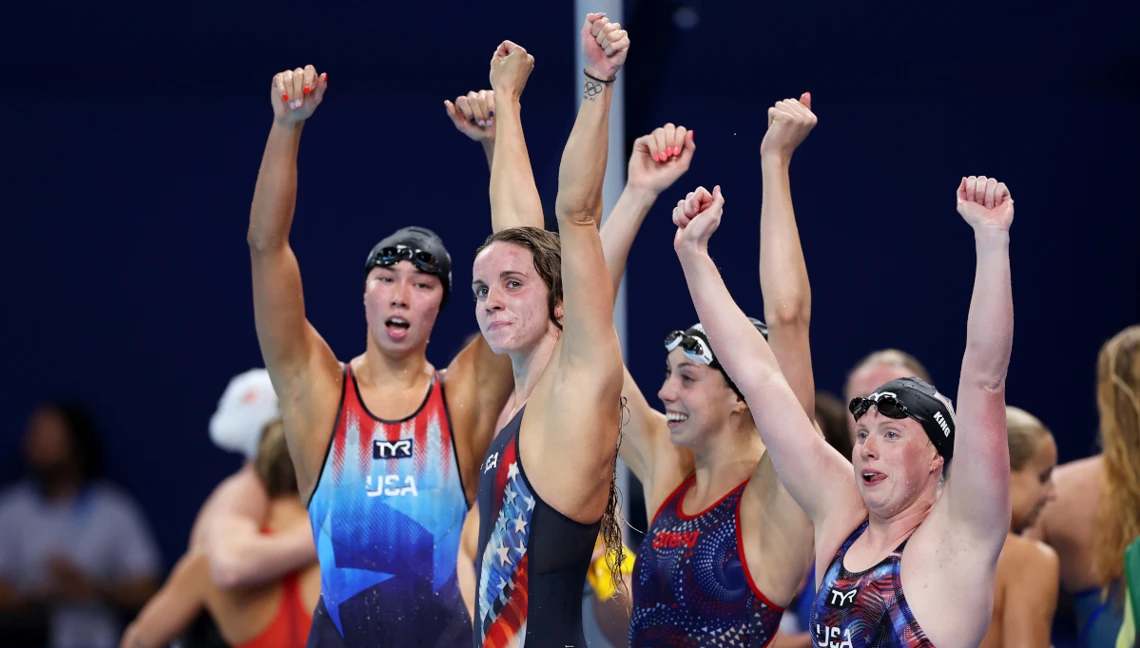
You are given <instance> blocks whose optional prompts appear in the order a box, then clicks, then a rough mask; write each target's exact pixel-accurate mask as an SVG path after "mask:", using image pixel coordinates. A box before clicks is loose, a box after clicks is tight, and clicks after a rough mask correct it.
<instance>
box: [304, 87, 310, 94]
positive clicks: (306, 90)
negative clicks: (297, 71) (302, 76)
mask: <svg viewBox="0 0 1140 648" xmlns="http://www.w3.org/2000/svg"><path fill="white" fill-rule="evenodd" d="M304 91H305V94H309V93H310V92H312V89H311V88H309V86H305V89H304Z"/></svg>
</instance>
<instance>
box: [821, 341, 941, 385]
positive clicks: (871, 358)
mask: <svg viewBox="0 0 1140 648" xmlns="http://www.w3.org/2000/svg"><path fill="white" fill-rule="evenodd" d="M868 365H885V366H887V367H902V368H903V369H906V370H907V371H910V372H911V375H912V376H914V377H915V378H922V379H923V380H925V381H926V382H928V383H931V384H933V382H932V381H931V380H930V372H928V371H927V370H926V367H924V366H922V363H921V362H919V361H918V358H916V357H914V356H912V355H911V354H909V353H907V352H906V351H899V350H898V349H881V350H879V351H874V352H872V353H870V354H868V355H867V356H865V357H864V358H863V359H862V360H860V361H859V362H857V363H855V366H854V367H852V368H851V371H850V372H848V373H847V381H846V382H844V383H843V394H844V395H845V396H846V394H847V392H849V391H851V376H853V375H854V374H855V372H856V371H859V370H860V369H862V368H863V367H866V366H868ZM858 395H859V396H866V394H858Z"/></svg>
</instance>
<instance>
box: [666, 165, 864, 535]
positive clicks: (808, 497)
mask: <svg viewBox="0 0 1140 648" xmlns="http://www.w3.org/2000/svg"><path fill="white" fill-rule="evenodd" d="M723 208H724V197H723V196H722V195H721V192H720V187H716V188H714V189H713V193H712V194H709V192H708V191H707V190H705V189H704V188H703V187H702V188H699V189H697V191H695V192H693V194H692V198H690V199H688V200H683V201H681V202H680V203H678V205H677V207H676V208H675V209H674V210H673V222H674V223H676V225H677V235H676V237H675V238H674V243H673V247H674V249H675V250H676V251H677V257H678V258H679V259H680V261H681V267H682V269H683V270H684V272H685V281H686V282H687V283H688V286H689V294H690V296H691V297H692V299H693V305H694V306H696V309H697V316H698V317H699V319H700V321H701V323H702V324H703V325H704V327H705V332H706V333H707V334H708V337H709V342H710V343H711V344H712V346H713V353H714V354H716V357H717V358H719V359H720V361H721V363H722V364H723V366H724V369H725V371H727V372H728V375H729V376H730V377H731V378H732V380H733V382H734V383H736V386H737V387H738V388H739V389H740V392H741V393H742V394H743V395H744V399H745V401H746V402H747V403H748V407H749V409H750V410H751V411H752V416H753V418H754V419H755V420H756V427H757V428H758V429H759V431H760V436H761V438H762V439H763V440H764V445H765V446H767V448H768V453H769V454H770V455H771V457H772V462H773V464H774V465H775V468H776V471H777V473H778V474H779V476H780V481H781V482H782V483H783V484H784V486H785V487H786V488H787V489H788V492H789V493H791V495H792V497H793V498H795V500H796V503H797V504H799V505H800V507H801V508H802V509H803V510H804V511H805V512H806V513H807V514H808V516H809V517H811V519H812V520H813V521H814V522H815V523H816V525H817V527H818V525H819V522H820V521H821V520H822V519H823V517H824V516H825V515H826V514H827V512H828V511H829V510H832V509H833V508H834V507H836V506H845V505H850V504H851V503H852V501H853V499H856V500H857V499H859V492H858V490H857V487H856V484H855V476H854V474H853V473H852V471H851V465H850V464H849V463H847V460H846V459H844V458H843V457H842V456H840V454H839V453H838V452H837V451H836V450H835V449H834V448H832V447H831V446H829V445H827V442H826V441H824V440H823V438H822V437H821V436H820V435H818V434H816V432H815V429H814V428H813V426H812V423H811V420H810V419H809V418H808V416H807V414H806V413H805V412H804V410H803V408H802V406H801V405H800V403H799V401H798V399H797V398H796V396H795V393H794V392H793V391H792V389H791V387H790V386H789V385H788V382H787V380H786V379H785V378H784V375H783V374H782V373H781V372H780V367H779V365H778V364H777V362H776V357H775V356H774V355H773V354H772V350H771V349H770V348H769V347H768V343H767V342H766V341H765V340H764V336H763V335H761V334H760V331H758V330H756V327H755V326H754V325H753V324H752V323H751V322H750V321H749V320H748V317H747V316H745V314H744V312H743V311H741V310H740V307H739V306H737V305H736V302H735V301H733V299H732V295H730V294H729V292H728V288H726V287H725V285H724V280H723V279H722V278H721V276H720V271H719V270H717V267H716V264H714V263H713V261H712V259H711V258H710V257H709V254H708V240H709V237H710V236H711V235H712V233H713V232H714V231H715V230H716V228H717V226H718V225H719V224H720V218H721V212H722V210H723Z"/></svg>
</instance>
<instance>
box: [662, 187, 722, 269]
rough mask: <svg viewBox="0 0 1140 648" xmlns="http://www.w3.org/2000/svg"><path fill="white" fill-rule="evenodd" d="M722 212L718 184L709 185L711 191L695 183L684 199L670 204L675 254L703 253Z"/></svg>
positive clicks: (705, 251) (706, 249) (718, 223)
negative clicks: (673, 227) (672, 205)
mask: <svg viewBox="0 0 1140 648" xmlns="http://www.w3.org/2000/svg"><path fill="white" fill-rule="evenodd" d="M723 212H724V195H723V194H721V192H720V185H717V186H715V187H713V190H712V193H709V191H708V189H705V188H704V187H697V189H696V190H695V191H690V192H689V195H687V196H685V199H684V200H679V201H677V206H676V207H674V208H673V224H674V225H676V226H677V234H676V236H674V237H673V249H674V250H676V251H677V254H678V255H685V254H701V253H707V252H708V245H709V238H710V237H711V236H712V235H713V232H715V231H716V228H717V227H719V226H720V217H721V214H722V213H723Z"/></svg>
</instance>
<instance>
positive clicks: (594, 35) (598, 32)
mask: <svg viewBox="0 0 1140 648" xmlns="http://www.w3.org/2000/svg"><path fill="white" fill-rule="evenodd" d="M628 53H629V35H628V34H627V33H626V31H625V30H624V29H622V28H621V25H619V24H618V23H615V22H610V19H609V18H606V14H604V13H590V14H586V23H585V24H584V25H582V55H583V56H584V57H585V59H586V74H589V75H590V76H592V77H596V78H598V79H601V80H602V81H610V80H612V79H614V78H615V77H616V76H617V72H618V70H620V69H621V66H623V65H625V57H626V54H628Z"/></svg>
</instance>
